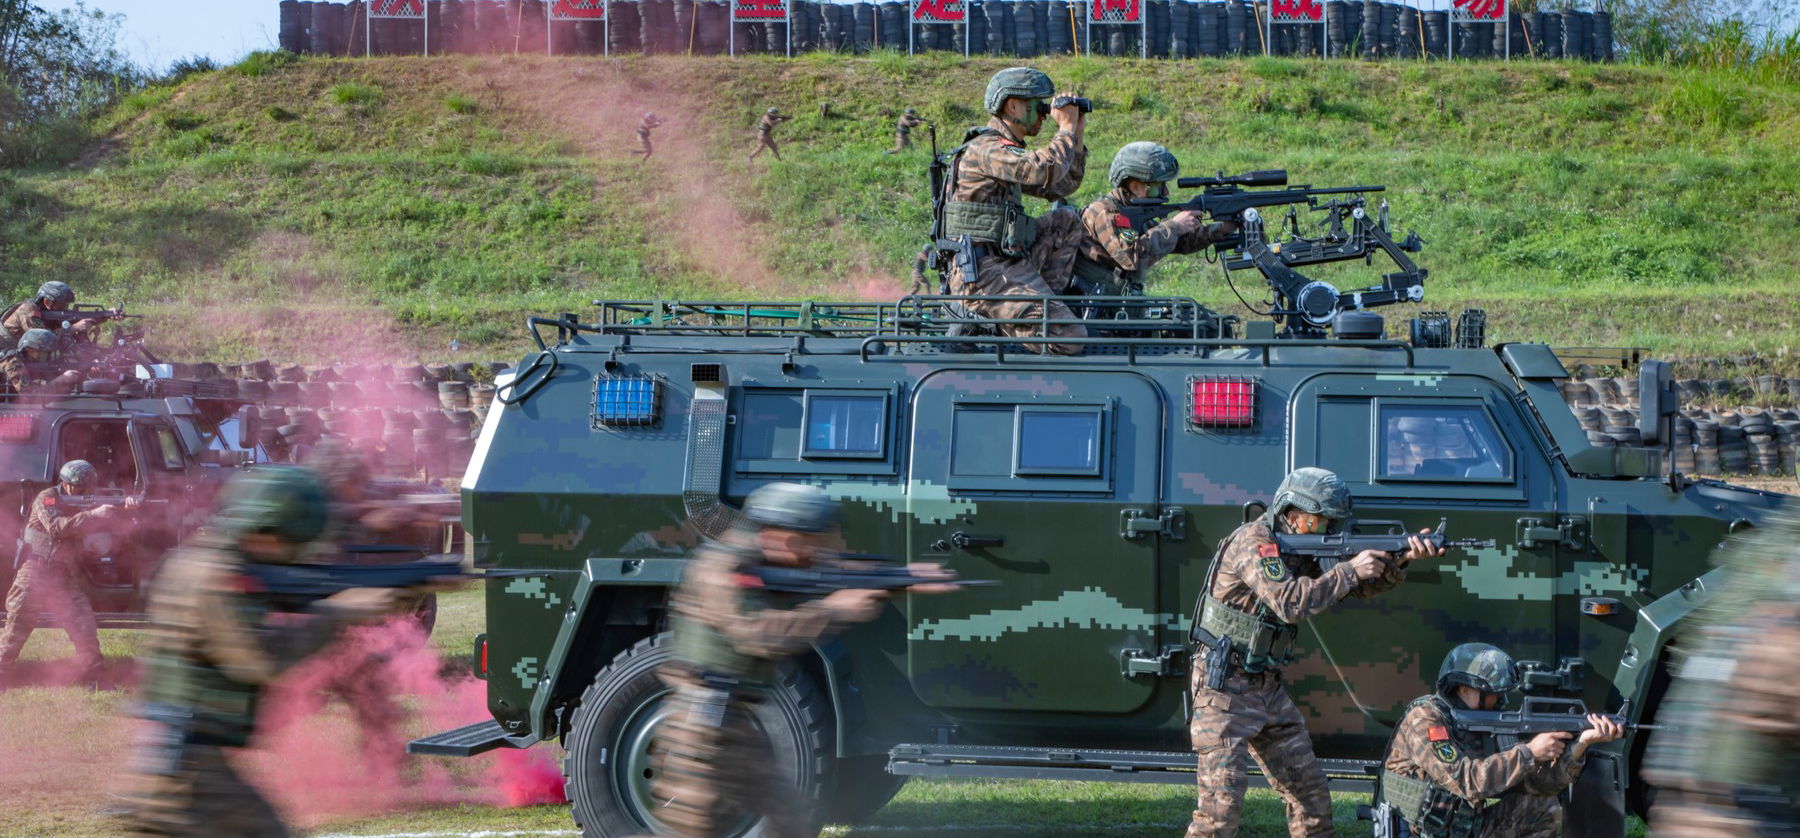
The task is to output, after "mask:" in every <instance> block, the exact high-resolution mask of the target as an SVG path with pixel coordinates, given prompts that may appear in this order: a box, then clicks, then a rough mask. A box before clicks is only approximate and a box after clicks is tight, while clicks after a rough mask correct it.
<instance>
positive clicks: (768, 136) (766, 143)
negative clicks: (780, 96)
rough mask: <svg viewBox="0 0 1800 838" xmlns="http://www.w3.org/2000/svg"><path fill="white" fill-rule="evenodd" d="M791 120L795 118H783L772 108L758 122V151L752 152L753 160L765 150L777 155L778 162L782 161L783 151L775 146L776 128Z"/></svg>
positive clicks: (751, 157)
mask: <svg viewBox="0 0 1800 838" xmlns="http://www.w3.org/2000/svg"><path fill="white" fill-rule="evenodd" d="M790 119H793V117H791V116H783V115H782V114H781V113H779V112H777V111H776V110H775V109H774V108H770V109H769V112H768V113H765V114H763V115H762V118H760V119H758V120H756V149H755V150H753V151H751V152H750V159H751V160H755V159H756V155H758V154H761V153H763V149H768V150H769V153H770V154H773V155H775V159H776V160H780V159H781V149H780V147H778V146H776V145H775V126H777V125H780V124H781V123H783V122H786V121H788V120H790Z"/></svg>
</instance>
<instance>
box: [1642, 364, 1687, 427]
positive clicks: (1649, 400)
mask: <svg viewBox="0 0 1800 838" xmlns="http://www.w3.org/2000/svg"><path fill="white" fill-rule="evenodd" d="M1680 410H1681V397H1680V396H1679V395H1677V394H1676V391H1675V380H1674V375H1673V374H1672V373H1670V371H1669V365H1668V363H1667V362H1666V361H1645V362H1643V363H1642V364H1639V365H1638V435H1639V436H1642V437H1643V438H1644V444H1645V445H1647V446H1662V445H1664V444H1666V443H1667V442H1668V441H1669V417H1671V416H1674V415H1675V414H1676V413H1677V412H1679V411H1680Z"/></svg>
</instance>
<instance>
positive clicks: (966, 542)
mask: <svg viewBox="0 0 1800 838" xmlns="http://www.w3.org/2000/svg"><path fill="white" fill-rule="evenodd" d="M950 543H951V544H954V545H956V547H957V549H959V550H979V549H982V548H984V547H1004V546H1006V537H1005V536H999V535H970V534H968V533H966V532H957V533H952V534H951V535H950Z"/></svg>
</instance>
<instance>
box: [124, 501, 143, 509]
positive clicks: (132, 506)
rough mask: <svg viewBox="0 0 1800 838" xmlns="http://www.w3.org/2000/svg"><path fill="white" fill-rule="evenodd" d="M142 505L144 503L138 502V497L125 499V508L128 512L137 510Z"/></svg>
mask: <svg viewBox="0 0 1800 838" xmlns="http://www.w3.org/2000/svg"><path fill="white" fill-rule="evenodd" d="M142 505H143V504H141V503H138V499H137V498H126V499H125V510H126V511H127V512H130V511H135V510H136V509H137V508H138V507H139V506H142Z"/></svg>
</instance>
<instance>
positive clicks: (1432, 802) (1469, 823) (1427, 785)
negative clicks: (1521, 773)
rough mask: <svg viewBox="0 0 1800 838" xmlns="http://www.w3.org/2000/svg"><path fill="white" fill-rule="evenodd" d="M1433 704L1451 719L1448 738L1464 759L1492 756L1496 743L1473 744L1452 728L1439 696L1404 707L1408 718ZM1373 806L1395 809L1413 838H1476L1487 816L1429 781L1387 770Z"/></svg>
mask: <svg viewBox="0 0 1800 838" xmlns="http://www.w3.org/2000/svg"><path fill="white" fill-rule="evenodd" d="M1432 703H1435V704H1437V705H1438V706H1439V707H1440V708H1441V709H1443V711H1444V715H1445V716H1446V717H1448V718H1450V719H1451V722H1450V736H1451V737H1452V738H1453V739H1455V740H1456V743H1457V744H1458V745H1460V746H1462V747H1463V749H1464V750H1465V751H1466V752H1467V755H1466V756H1467V757H1471V758H1475V759H1481V758H1483V757H1488V756H1492V755H1493V753H1495V750H1494V748H1493V745H1494V744H1495V742H1494V739H1493V737H1491V736H1483V737H1479V739H1478V740H1477V741H1474V742H1469V741H1467V737H1466V734H1465V733H1464V732H1463V731H1462V730H1461V729H1459V728H1457V727H1456V726H1455V724H1456V722H1455V718H1456V717H1455V716H1452V715H1451V714H1450V711H1449V708H1448V707H1447V706H1445V705H1444V700H1443V699H1442V698H1439V697H1438V696H1435V695H1427V696H1421V697H1419V698H1416V699H1413V702H1412V703H1411V704H1408V705H1407V706H1406V712H1407V713H1408V714H1410V713H1411V712H1412V711H1413V709H1414V708H1417V707H1421V706H1423V705H1426V704H1432ZM1403 716H1404V714H1403ZM1471 745H1473V747H1471ZM1393 748H1394V743H1393V741H1392V740H1391V739H1390V740H1389V741H1388V752H1390V753H1391V752H1392V751H1393ZM1375 802H1376V803H1386V804H1388V805H1389V806H1392V807H1394V810H1395V811H1397V812H1399V813H1400V817H1402V818H1405V819H1406V825H1407V826H1408V827H1410V828H1411V829H1412V833H1413V835H1414V836H1415V838H1475V836H1477V835H1480V834H1481V827H1482V825H1483V823H1484V821H1485V820H1486V815H1487V813H1486V811H1485V810H1484V809H1483V808H1478V807H1476V806H1475V805H1474V804H1471V803H1470V802H1469V801H1467V800H1464V799H1462V798H1460V797H1457V796H1456V795H1454V794H1451V793H1450V791H1449V790H1448V789H1445V788H1444V787H1443V786H1440V785H1438V784H1436V783H1433V782H1431V781H1430V780H1421V779H1419V778H1416V777H1405V776H1402V775H1399V774H1395V773H1394V772H1392V771H1386V770H1384V771H1382V772H1381V788H1380V790H1379V791H1378V792H1377V796H1376V798H1375Z"/></svg>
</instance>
